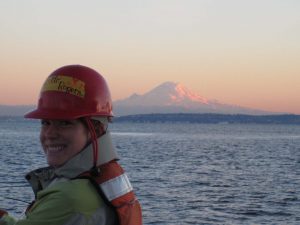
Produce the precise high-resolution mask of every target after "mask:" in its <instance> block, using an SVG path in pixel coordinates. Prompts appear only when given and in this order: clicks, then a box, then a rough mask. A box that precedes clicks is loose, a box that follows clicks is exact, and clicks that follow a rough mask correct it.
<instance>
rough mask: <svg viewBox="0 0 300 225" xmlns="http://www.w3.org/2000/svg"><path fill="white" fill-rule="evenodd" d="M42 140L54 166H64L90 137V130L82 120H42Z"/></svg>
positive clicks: (49, 159) (48, 157)
mask: <svg viewBox="0 0 300 225" xmlns="http://www.w3.org/2000/svg"><path fill="white" fill-rule="evenodd" d="M41 123H42V128H41V133H40V141H41V144H42V146H43V149H44V152H45V154H46V157H47V161H48V164H49V165H50V166H53V167H59V166H62V165H63V164H64V163H65V162H66V161H68V160H69V159H70V158H72V157H73V156H75V155H76V154H78V153H79V152H80V151H81V150H82V149H83V148H84V147H85V146H86V145H87V143H88V140H89V139H90V136H89V133H88V130H87V128H86V126H84V124H83V122H82V121H81V120H45V119H43V120H42V121H41Z"/></svg>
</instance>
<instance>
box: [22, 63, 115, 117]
mask: <svg viewBox="0 0 300 225" xmlns="http://www.w3.org/2000/svg"><path fill="white" fill-rule="evenodd" d="M87 116H89V117H90V116H103V117H112V116H113V113H112V100H111V96H110V92H109V89H108V86H107V84H106V82H105V80H104V78H103V77H102V76H101V75H100V74H99V73H98V72H96V71H95V70H93V69H91V68H89V67H86V66H81V65H69V66H63V67H61V68H59V69H57V70H55V71H54V72H53V73H51V74H50V75H49V76H48V78H47V79H46V81H45V82H44V85H43V87H42V89H41V91H40V97H39V102H38V106H37V109H35V110H34V111H32V112H29V113H27V114H26V115H25V118H33V119H77V118H80V117H87Z"/></svg>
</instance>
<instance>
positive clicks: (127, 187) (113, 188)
mask: <svg viewBox="0 0 300 225" xmlns="http://www.w3.org/2000/svg"><path fill="white" fill-rule="evenodd" d="M100 187H101V189H102V191H103V192H104V194H105V196H106V197H107V199H108V200H109V201H111V200H113V199H115V198H118V197H121V196H122V195H124V194H126V193H128V192H130V191H132V190H133V188H132V186H131V183H130V181H129V179H128V177H127V175H126V174H125V173H124V174H122V175H120V176H118V177H115V178H113V179H111V180H108V181H106V182H104V183H102V184H100Z"/></svg>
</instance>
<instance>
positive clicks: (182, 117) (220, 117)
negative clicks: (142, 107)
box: [113, 113, 300, 125]
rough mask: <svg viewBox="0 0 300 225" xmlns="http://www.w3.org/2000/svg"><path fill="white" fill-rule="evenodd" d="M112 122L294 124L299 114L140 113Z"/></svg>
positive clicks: (298, 118) (297, 122) (298, 120)
mask: <svg viewBox="0 0 300 225" xmlns="http://www.w3.org/2000/svg"><path fill="white" fill-rule="evenodd" d="M113 121H114V122H134V123H142V122H144V123H145V122H150V123H163V122H187V123H203V124H220V123H223V124H295V125H300V115H294V114H282V115H246V114H232V115H231V114H215V113H205V114H202V113H167V114H140V115H128V116H120V117H116V118H114V120H113Z"/></svg>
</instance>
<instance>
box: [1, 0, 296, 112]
mask: <svg viewBox="0 0 300 225" xmlns="http://www.w3.org/2000/svg"><path fill="white" fill-rule="evenodd" d="M299 12H300V1H298V0H251V1H246V0H226V1H225V0H142V1H141V0H110V1H104V0H88V1H82V0H51V1H40V0H26V1H25V0H23V1H22V0H0V51H1V53H0V83H1V89H0V104H7V105H28V104H36V102H37V98H38V95H39V90H40V88H41V85H42V84H43V82H44V80H45V79H46V77H47V76H48V75H49V74H50V73H51V72H52V71H54V70H55V69H57V68H59V67H61V66H63V65H68V64H82V65H86V66H89V67H92V68H94V69H95V70H97V71H98V72H100V73H101V74H102V75H103V76H104V77H105V79H106V81H107V82H108V84H109V86H110V90H111V94H112V98H113V100H118V99H123V98H126V97H128V96H130V95H131V94H133V93H138V94H144V93H146V92H147V91H149V90H151V89H152V88H154V87H156V86H158V85H160V84H161V83H163V82H166V81H173V82H178V83H181V84H183V85H184V86H186V87H188V88H189V89H191V90H192V91H194V92H196V93H198V94H200V95H202V96H203V97H205V98H207V99H216V100H218V101H220V102H224V103H227V104H234V105H240V106H244V107H251V108H255V109H262V110H268V111H273V112H288V113H295V114H300V41H299V40H300V13H299Z"/></svg>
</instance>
